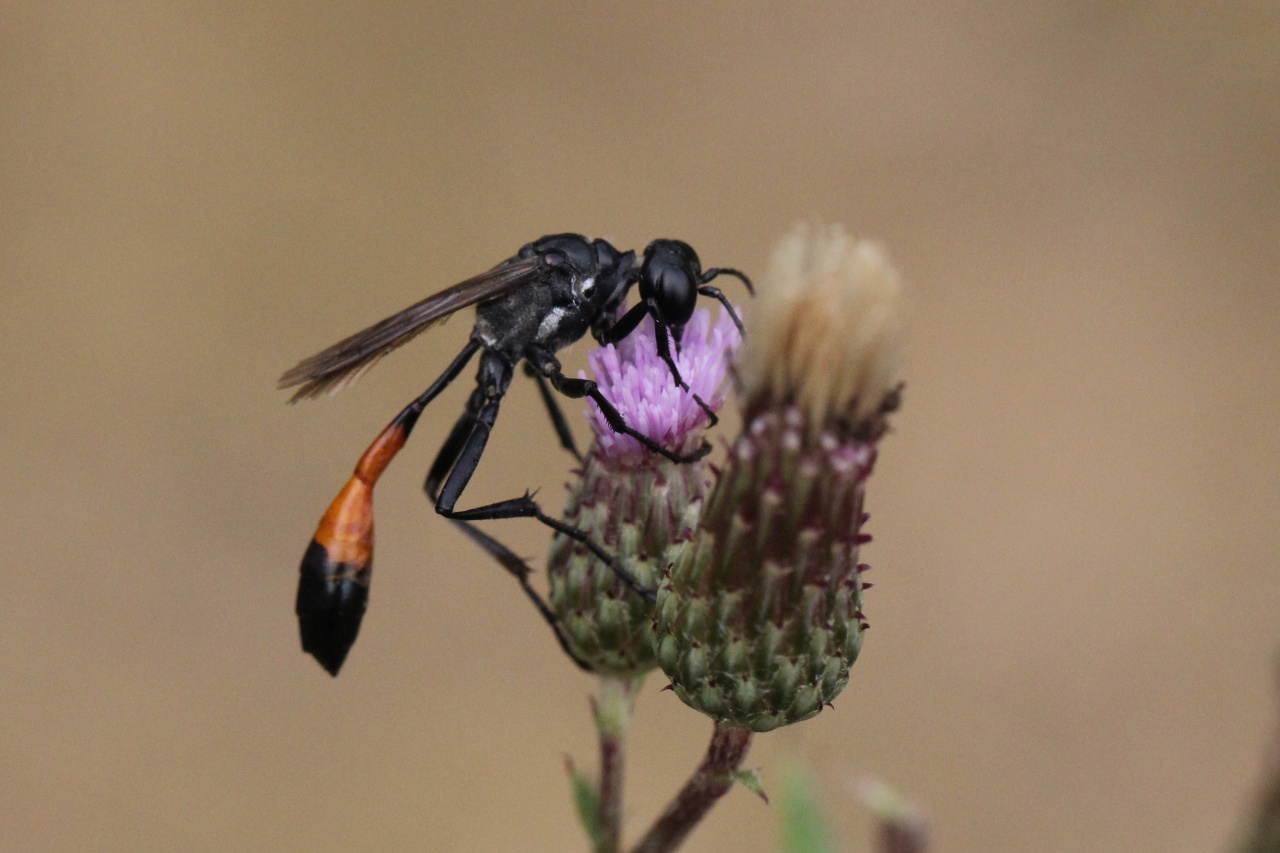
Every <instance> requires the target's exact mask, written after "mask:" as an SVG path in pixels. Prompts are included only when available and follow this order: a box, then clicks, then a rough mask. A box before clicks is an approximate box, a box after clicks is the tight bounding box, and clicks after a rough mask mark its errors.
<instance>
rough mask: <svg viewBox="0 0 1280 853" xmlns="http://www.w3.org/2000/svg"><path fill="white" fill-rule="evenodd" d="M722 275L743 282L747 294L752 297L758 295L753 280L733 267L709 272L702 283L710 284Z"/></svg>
mask: <svg viewBox="0 0 1280 853" xmlns="http://www.w3.org/2000/svg"><path fill="white" fill-rule="evenodd" d="M722 275H729V276H733V277H734V278H736V279H738V281H740V282H742V283H743V284H745V285H746V286H747V293H750V294H751V295H752V296H755V295H756V289H755V286H754V285H752V284H751V279H749V278H747V277H746V275H744V274H743V273H740V272H738V271H737V270H735V269H733V268H731V267H715V268H714V269H709V270H707V271H706V272H704V273H703V274H702V283H703V284H710V283H711V280H712V279H713V278H716V277H717V276H722ZM707 295H709V294H707Z"/></svg>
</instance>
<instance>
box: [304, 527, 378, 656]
mask: <svg viewBox="0 0 1280 853" xmlns="http://www.w3.org/2000/svg"><path fill="white" fill-rule="evenodd" d="M371 569H372V567H371V566H363V567H361V566H357V565H355V564H353V563H335V562H333V560H332V559H330V557H329V552H328V551H327V550H326V549H325V547H324V546H323V545H321V544H320V543H319V542H317V541H315V540H314V539H312V540H311V544H310V545H308V546H307V552H306V553H305V554H303V556H302V576H301V577H300V578H299V579H298V602H297V606H296V607H295V611H296V612H297V614H298V629H299V632H300V634H301V637H302V650H303V651H304V652H307V653H308V654H310V655H311V656H312V657H314V658H315V659H316V660H317V661H319V662H320V665H321V666H322V667H324V668H325V671H327V672H328V673H329V674H330V675H333V676H336V675H337V674H338V670H339V669H341V668H342V662H343V661H345V660H346V659H347V652H349V651H351V646H352V645H353V644H354V643H355V641H356V635H357V634H359V633H360V620H361V619H363V618H364V611H365V607H366V606H367V605H368V603H369V580H370V573H371Z"/></svg>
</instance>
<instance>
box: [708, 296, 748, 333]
mask: <svg viewBox="0 0 1280 853" xmlns="http://www.w3.org/2000/svg"><path fill="white" fill-rule="evenodd" d="M698 292H699V293H701V294H702V295H703V296H710V297H711V298H712V299H718V300H720V304H721V305H723V306H724V310H725V311H728V312H729V319H730V320H732V321H733V325H735V326H737V327H738V337H740V338H745V337H746V336H747V330H746V329H744V328H742V320H741V319H740V318H739V317H738V312H737V311H734V310H733V306H732V305H730V304H729V300H728V299H726V298H725V295H724V294H723V293H721V292H720V288H718V287H712V286H711V285H709V284H704V285H703V286H702V287H699V288H698Z"/></svg>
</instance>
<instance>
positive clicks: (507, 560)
mask: <svg viewBox="0 0 1280 853" xmlns="http://www.w3.org/2000/svg"><path fill="white" fill-rule="evenodd" d="M483 399H484V393H483V389H481V388H477V389H476V390H475V392H474V393H472V395H471V399H470V400H469V401H468V402H467V409H466V411H464V412H463V413H462V416H461V417H459V418H458V422H457V423H455V424H454V425H453V429H452V430H451V431H450V433H449V437H448V438H447V439H445V442H444V444H443V445H442V446H441V447H440V452H439V453H437V454H436V458H435V461H434V462H433V463H432V464H431V471H430V473H428V474H427V481H426V483H424V484H423V487H422V488H423V491H425V492H426V493H427V497H429V498H431V502H432V503H435V502H436V501H437V500H438V499H439V493H440V483H441V482H442V481H443V480H444V478H445V476H446V475H447V474H448V473H449V471H450V470H451V469H452V468H453V467H454V465H455V464H456V463H457V461H458V457H459V456H460V455H461V454H462V448H463V447H464V446H465V445H466V441H467V439H468V438H469V437H470V436H471V433H472V431H473V430H474V429H475V425H476V414H477V412H478V410H479V407H480V405H481V403H482V401H483ZM450 521H452V522H453V523H454V524H455V525H457V526H458V528H459V529H460V530H461V531H462V532H463V533H464V534H466V535H467V537H468V538H469V539H471V541H472V542H475V543H476V544H477V545H479V546H480V547H481V548H483V549H484V550H485V551H486V552H487V553H488V554H489V555H490V556H491V557H493V558H494V559H495V560H497V561H498V563H499V564H500V565H501V566H502V567H503V568H504V569H506V570H507V571H508V572H509V573H510V574H511V575H512V576H513V577H515V579H516V581H517V582H518V583H519V584H520V588H521V589H522V590H524V594H525V595H526V596H528V598H529V600H530V601H531V602H533V606H534V607H536V608H537V610H538V613H539V614H540V615H541V616H542V618H543V620H544V621H546V623H547V624H548V625H550V626H551V632H552V633H553V634H555V637H556V642H557V643H559V644H560V648H561V649H563V650H564V653H565V654H567V655H568V656H569V658H570V660H572V661H573V662H574V663H575V664H577V665H578V667H580V668H581V669H584V670H586V671H588V672H590V671H591V667H590V665H588V664H587V663H586V662H585V661H583V660H582V659H581V658H579V657H578V656H577V655H575V654H574V653H573V650H572V649H570V648H569V640H568V638H567V637H566V636H565V633H564V627H563V626H562V625H561V624H560V619H559V618H558V617H557V616H556V614H555V612H554V611H552V609H551V608H550V607H549V606H548V605H547V603H546V601H544V600H543V598H542V596H540V595H539V594H538V592H537V591H536V590H535V589H534V588H533V586H532V585H531V584H530V583H529V576H530V575H531V574H532V573H533V570H532V569H530V568H529V565H528V564H527V563H526V562H525V561H524V560H522V559H521V558H520V557H518V556H517V555H516V554H515V553H514V552H513V551H511V549H509V548H507V547H506V546H505V545H503V544H502V543H501V542H499V541H498V540H496V539H494V538H493V537H492V536H489V535H488V534H487V533H484V532H483V531H481V530H480V529H479V528H478V527H476V526H475V525H474V524H472V523H470V522H469V521H463V520H462V519H458V518H453V519H450Z"/></svg>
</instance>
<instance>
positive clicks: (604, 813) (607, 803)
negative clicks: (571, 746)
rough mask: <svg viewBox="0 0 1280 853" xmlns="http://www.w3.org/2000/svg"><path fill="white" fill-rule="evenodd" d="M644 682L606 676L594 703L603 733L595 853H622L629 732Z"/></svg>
mask: <svg viewBox="0 0 1280 853" xmlns="http://www.w3.org/2000/svg"><path fill="white" fill-rule="evenodd" d="M642 681H643V678H623V677H619V676H612V675H604V676H601V678H600V693H599V696H597V698H596V699H595V701H593V702H592V710H593V711H594V713H595V718H596V729H597V731H599V733H600V812H599V837H598V838H597V839H596V846H595V853H618V851H619V850H621V849H622V776H623V771H624V769H625V766H626V756H627V732H628V730H629V729H630V728H631V709H632V706H633V705H634V704H635V698H636V693H637V692H638V691H639V689H640V684H641V682H642Z"/></svg>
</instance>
